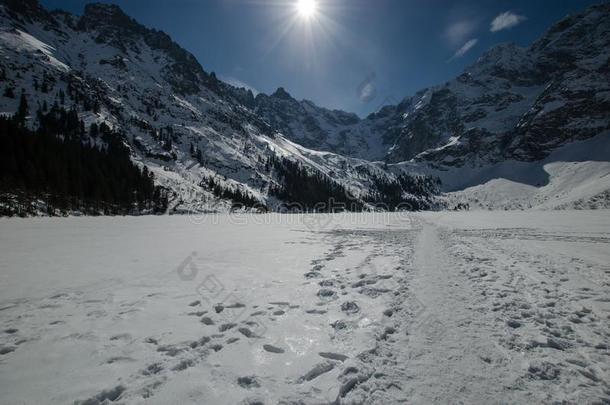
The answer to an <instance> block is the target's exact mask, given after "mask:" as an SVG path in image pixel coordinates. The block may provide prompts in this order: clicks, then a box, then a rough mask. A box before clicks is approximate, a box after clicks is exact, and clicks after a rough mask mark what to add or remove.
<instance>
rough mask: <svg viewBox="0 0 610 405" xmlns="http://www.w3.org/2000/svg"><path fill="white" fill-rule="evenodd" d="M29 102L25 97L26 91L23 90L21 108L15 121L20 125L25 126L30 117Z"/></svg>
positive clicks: (20, 100)
mask: <svg viewBox="0 0 610 405" xmlns="http://www.w3.org/2000/svg"><path fill="white" fill-rule="evenodd" d="M28 111H29V108H28V100H27V98H26V97H25V90H23V89H22V90H21V97H20V99H19V107H18V109H17V114H16V115H15V119H16V120H17V122H18V123H19V124H20V125H25V119H26V118H27V116H28Z"/></svg>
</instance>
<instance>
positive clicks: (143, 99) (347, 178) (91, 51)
mask: <svg viewBox="0 0 610 405" xmlns="http://www.w3.org/2000/svg"><path fill="white" fill-rule="evenodd" d="M0 56H2V58H1V59H0V70H1V72H2V76H1V78H2V87H3V90H5V89H7V88H10V89H12V90H13V92H14V94H15V95H16V96H15V97H14V98H10V97H6V96H5V95H4V91H3V92H2V94H3V95H2V96H0V112H2V113H3V114H11V113H13V112H14V111H16V109H17V104H18V98H19V95H20V91H21V89H24V90H25V94H26V96H27V98H28V100H29V101H30V105H31V106H32V108H31V110H32V111H30V113H31V114H30V117H29V125H30V126H32V127H35V125H36V122H35V120H36V115H35V112H36V109H37V108H41V106H44V105H46V106H51V105H53V104H54V103H58V104H61V105H63V106H64V107H65V108H67V109H69V108H73V107H74V108H76V109H77V110H78V111H79V115H80V116H81V118H82V119H83V120H84V122H85V125H86V127H88V126H89V124H90V123H92V122H97V123H100V122H106V123H107V124H109V125H110V126H111V127H113V128H115V129H118V130H121V131H122V132H124V133H125V134H126V136H125V141H126V143H127V144H128V145H129V146H130V148H131V149H132V153H133V159H134V160H136V161H138V162H140V163H141V164H142V165H146V166H148V168H149V169H150V170H151V171H152V172H153V173H154V174H155V176H156V180H157V182H158V183H159V184H161V185H163V186H165V187H167V188H169V189H171V190H172V192H173V196H172V202H171V209H172V210H176V211H185V210H186V211H188V210H193V209H194V210H203V211H207V210H212V211H217V210H220V211H223V210H226V209H228V208H229V207H230V205H231V203H230V202H229V201H226V199H223V198H218V196H217V195H214V194H213V193H212V191H213V190H211V189H210V188H209V187H207V186H206V185H207V184H208V183H209V180H210V179H212V180H213V181H214V182H215V184H218V185H220V186H221V187H223V188H225V189H230V190H232V191H239V192H240V193H242V194H245V195H247V196H249V197H251V198H253V199H255V200H258V201H260V204H261V205H264V206H268V207H269V208H273V206H274V205H276V204H277V203H278V201H276V200H274V198H273V197H272V196H270V195H269V189H270V187H272V186H276V185H277V184H278V183H281V181H282V180H281V179H280V178H278V177H277V174H276V173H274V172H273V171H270V170H269V167H268V165H267V162H268V160H269V158H271V157H274V156H285V157H288V158H290V159H291V160H294V161H297V162H300V164H302V165H304V166H305V167H306V168H307V169H308V170H309V171H310V172H311V173H313V174H316V175H319V176H325V177H327V178H328V179H329V180H330V181H331V182H336V183H338V184H351V182H352V180H355V181H357V182H358V183H359V184H361V185H364V184H367V188H366V189H365V190H363V192H362V194H364V193H365V192H370V191H374V190H375V189H374V187H373V188H371V186H372V183H373V182H374V181H375V178H373V175H374V176H377V177H378V178H384V179H387V180H389V181H394V179H395V175H394V174H392V173H389V172H385V171H384V170H383V169H382V168H381V165H380V164H374V163H369V162H365V161H361V160H358V159H351V158H345V157H342V156H339V155H336V154H332V153H328V154H316V153H315V152H313V151H309V150H307V149H306V148H304V147H301V146H297V145H293V144H291V143H290V142H288V141H287V140H286V139H285V138H284V137H283V135H282V134H281V132H280V129H279V128H275V127H273V126H271V125H270V124H269V123H268V122H266V121H265V120H263V119H262V118H260V117H259V116H258V115H257V114H256V113H255V112H254V111H253V109H252V108H253V107H254V106H253V104H252V103H253V100H254V99H253V95H252V93H251V92H249V91H246V90H244V89H237V88H234V87H232V86H230V85H228V84H226V83H223V82H221V81H220V80H218V79H216V77H215V75H214V74H213V73H208V72H206V71H204V70H203V68H202V67H201V66H200V65H199V63H198V62H197V60H196V59H195V58H194V57H193V56H192V55H191V54H190V53H188V52H187V51H185V50H184V49H182V48H180V47H179V46H178V45H177V44H176V43H174V42H173V41H172V40H171V38H169V37H168V36H167V35H166V34H164V33H163V32H160V31H156V30H152V29H148V28H146V27H144V26H142V25H140V24H138V23H137V22H136V21H135V20H133V19H131V18H130V17H128V16H127V15H125V14H124V13H123V12H122V10H121V9H120V8H118V7H117V6H114V5H107V4H90V5H87V6H86V7H85V12H84V14H83V15H82V16H81V17H76V16H73V15H70V14H68V13H64V12H53V13H50V12H48V11H46V10H45V9H43V8H42V7H41V6H40V5H39V4H38V2H37V1H36V0H28V1H25V2H19V1H9V0H6V1H3V2H0ZM343 115H345V116H348V114H343ZM308 155H313V156H315V159H314V160H315V161H316V162H315V164H314V160H312V159H309V158H307V156H308ZM363 167H364V169H363ZM356 171H358V173H359V175H358V177H357V178H355V179H353V178H352V173H355V172H356ZM415 197H416V198H417V197H418V196H415ZM424 197H427V196H424Z"/></svg>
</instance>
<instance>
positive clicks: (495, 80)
mask: <svg viewBox="0 0 610 405" xmlns="http://www.w3.org/2000/svg"><path fill="white" fill-rule="evenodd" d="M609 75H610V4H609V3H604V4H600V5H597V6H593V7H590V8H588V9H586V10H585V11H583V12H581V13H579V14H576V15H573V16H569V17H567V18H565V19H564V20H562V21H560V22H558V23H557V24H555V25H554V26H552V27H551V28H550V29H549V30H548V31H547V32H546V33H545V34H544V35H543V36H542V38H540V39H539V40H538V41H536V42H535V43H534V44H532V45H531V46H530V47H529V48H521V47H519V46H517V45H514V44H501V45H498V46H496V47H494V48H492V49H490V50H489V51H487V52H486V53H484V54H483V55H482V56H481V57H480V58H479V59H478V60H477V61H476V62H475V63H474V64H473V65H472V66H470V67H468V68H467V69H466V70H465V71H464V72H463V74H461V75H460V76H458V77H456V78H455V79H453V80H450V81H448V82H447V83H444V84H442V85H438V86H435V87H432V88H428V89H423V90H421V91H419V92H417V93H416V94H415V95H414V96H412V97H407V98H405V99H404V100H403V101H402V102H400V103H399V104H398V105H394V106H387V107H384V108H383V109H381V110H380V111H379V112H377V113H374V114H371V115H370V116H369V117H367V118H366V119H363V120H356V119H355V117H353V116H345V115H344V114H342V113H341V112H337V111H328V110H325V109H320V108H315V107H314V106H313V105H312V104H311V103H310V102H308V101H301V102H297V101H296V100H294V99H292V98H290V97H289V96H288V95H287V94H286V93H285V92H280V91H278V93H276V94H275V95H274V96H271V97H266V96H260V100H261V101H262V103H261V106H260V107H258V112H259V114H260V115H261V116H263V117H265V119H267V120H268V121H271V122H274V123H276V125H277V126H278V127H279V128H282V129H283V130H284V133H285V134H286V136H288V137H289V138H290V139H292V140H293V141H295V142H301V143H303V144H306V145H307V146H308V147H311V148H314V149H321V150H329V151H334V152H337V153H342V154H345V155H348V156H356V157H362V158H366V159H371V160H381V159H383V160H386V161H388V162H392V163H397V162H403V161H407V160H411V159H414V160H416V161H421V162H430V163H434V164H435V165H442V166H453V167H456V166H457V167H461V166H464V165H467V166H481V165H485V164H488V163H495V162H498V161H502V160H505V159H510V158H514V159H517V160H522V161H533V160H539V159H542V158H544V157H545V156H547V155H548V154H549V153H550V152H551V151H552V150H553V149H555V148H557V147H558V146H561V145H563V144H566V143H568V142H572V141H575V140H582V139H587V138H590V137H592V136H595V135H599V134H601V133H603V132H604V131H607V130H609V129H610V113H609V111H610V78H609V77H610V76H609ZM268 100H270V101H268Z"/></svg>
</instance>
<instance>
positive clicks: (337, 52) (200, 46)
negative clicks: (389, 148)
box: [42, 0, 596, 116]
mask: <svg viewBox="0 0 610 405" xmlns="http://www.w3.org/2000/svg"><path fill="white" fill-rule="evenodd" d="M297 1H298V0H172V1H167V0H115V1H107V2H109V3H115V4H118V5H119V6H121V8H122V9H123V10H124V11H125V12H126V13H127V14H129V15H131V16H132V17H134V18H135V19H136V20H138V21H139V22H141V23H143V24H144V25H146V26H149V27H153V28H157V29H162V30H163V31H165V32H167V33H168V34H170V35H171V36H172V38H173V39H174V40H175V41H176V42H178V43H179V44H180V45H181V46H183V47H184V48H186V49H187V50H189V51H190V52H192V53H193V54H194V55H195V56H196V57H197V59H198V60H199V61H200V63H201V64H202V66H203V68H204V69H205V70H207V71H214V72H216V74H217V75H218V76H219V77H221V78H223V79H225V80H227V81H229V82H233V83H243V84H245V85H248V86H250V87H252V88H253V89H255V90H257V91H260V92H264V93H272V92H273V91H274V90H275V89H276V88H277V87H279V86H283V87H284V88H286V90H287V91H288V92H289V93H291V94H292V95H293V96H294V97H296V98H298V99H302V98H306V99H310V100H313V101H314V102H316V103H317V104H319V105H321V106H325V107H329V108H340V109H343V110H346V111H351V112H356V113H358V114H359V115H361V116H364V115H366V114H368V113H370V112H372V111H375V110H376V109H378V108H379V106H380V105H382V104H384V103H386V104H387V103H396V102H398V101H399V100H400V99H402V98H404V97H406V96H408V95H411V94H413V93H414V92H416V91H417V90H419V89H422V88H424V87H426V86H430V85H434V84H438V83H442V82H445V81H447V80H449V79H451V78H452V77H454V76H455V75H457V74H459V73H460V72H461V71H462V70H463V69H464V67H465V66H467V65H468V64H470V63H472V62H474V61H475V60H476V58H477V57H478V56H480V54H481V53H482V52H484V51H485V50H486V49H489V48H490V47H492V46H493V45H494V44H498V43H502V42H515V43H517V44H519V45H523V46H525V45H529V44H530V43H531V42H533V41H534V40H535V39H536V38H538V37H539V36H540V35H541V34H542V33H543V32H544V31H545V30H546V29H547V28H548V27H549V26H550V25H551V24H552V23H554V22H556V21H558V20H559V19H561V18H562V17H564V16H565V15H567V14H570V13H574V12H577V11H579V10H581V9H583V8H585V7H586V6H587V5H589V4H594V3H596V1H588V0H553V1H549V0H526V1H522V0H516V1H502V0H501V1H488V0H480V1H474V0H471V1H449V0H317V11H316V14H315V15H314V16H313V17H311V18H304V17H302V16H299V14H298V13H297V11H296V7H295V3H296V2H297ZM104 2H106V1H104ZM42 3H43V4H44V5H45V6H46V7H48V8H51V9H53V8H61V9H64V10H67V11H70V12H73V13H76V14H80V13H82V10H83V8H84V4H85V3H86V2H83V1H81V0H42ZM494 20H495V23H493V22H494ZM492 23H493V24H492Z"/></svg>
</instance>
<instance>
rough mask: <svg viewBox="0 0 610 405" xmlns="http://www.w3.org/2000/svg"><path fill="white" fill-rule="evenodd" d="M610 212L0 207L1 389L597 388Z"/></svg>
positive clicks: (247, 396) (469, 394)
mask: <svg viewBox="0 0 610 405" xmlns="http://www.w3.org/2000/svg"><path fill="white" fill-rule="evenodd" d="M609 214H610V213H609V212H608V211H596V212H569V211H568V212H566V211H563V212H525V213H523V212H471V213H426V214H375V215H371V214H367V215H334V216H331V215H311V216H300V215H286V216H278V215H261V216H247V215H245V216H205V217H196V218H192V217H162V218H158V217H157V218H155V217H148V218H146V217H144V218H69V219H28V220H17V219H14V220H13V219H11V220H2V221H0V294H1V296H0V320H1V321H2V325H3V326H2V331H0V403H2V404H4V403H7V404H13V403H24V404H37V403H53V404H54V403H57V404H65V403H84V404H98V403H117V404H118V403H122V404H136V403H153V404H165V403H206V404H208V403H209V404H236V403H243V404H255V403H264V404H276V403H282V404H292V403H294V404H296V403H303V404H323V403H327V404H329V403H335V404H392V403H414V404H429V403H439V404H444V403H481V404H483V403H485V404H488V403H553V402H561V401H565V402H567V403H579V404H580V403H598V402H599V403H604V402H608V401H610V386H609V381H610V380H609V374H610V347H609V343H608V342H609V341H610V326H609V325H610V266H609V265H608V263H610V249H609V247H610V246H609V245H610V215H609Z"/></svg>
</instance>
